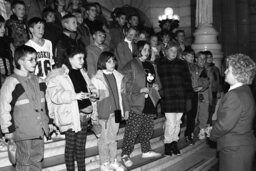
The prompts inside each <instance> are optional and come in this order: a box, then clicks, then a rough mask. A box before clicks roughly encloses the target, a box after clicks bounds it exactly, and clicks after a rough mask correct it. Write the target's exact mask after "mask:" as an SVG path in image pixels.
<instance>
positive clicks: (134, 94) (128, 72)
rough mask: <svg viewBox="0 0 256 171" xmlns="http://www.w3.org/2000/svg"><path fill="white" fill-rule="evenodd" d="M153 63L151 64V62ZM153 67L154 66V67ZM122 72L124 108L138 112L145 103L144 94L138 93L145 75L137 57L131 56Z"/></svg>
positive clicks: (157, 78)
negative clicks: (124, 94)
mask: <svg viewBox="0 0 256 171" xmlns="http://www.w3.org/2000/svg"><path fill="white" fill-rule="evenodd" d="M152 65H153V64H152ZM154 69H155V68H154ZM155 73H156V82H155V83H156V84H158V86H159V88H160V89H161V83H160V80H159V77H158V74H157V70H156V69H155ZM122 74H123V75H124V84H125V91H126V98H127V99H126V101H127V102H128V103H125V105H126V104H128V105H126V106H125V108H127V109H129V110H132V111H133V112H136V113H138V114H140V113H142V111H143V109H144V105H145V94H144V93H140V89H141V88H144V87H145V86H146V76H145V71H144V68H143V65H142V62H141V61H140V60H139V58H133V59H132V60H131V61H130V62H128V64H126V65H125V66H124V67H123V69H122Z"/></svg>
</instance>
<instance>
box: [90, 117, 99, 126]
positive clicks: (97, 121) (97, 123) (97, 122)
mask: <svg viewBox="0 0 256 171" xmlns="http://www.w3.org/2000/svg"><path fill="white" fill-rule="evenodd" d="M91 121H92V124H93V125H99V124H100V123H99V119H98V117H94V118H93V119H92V118H91Z"/></svg>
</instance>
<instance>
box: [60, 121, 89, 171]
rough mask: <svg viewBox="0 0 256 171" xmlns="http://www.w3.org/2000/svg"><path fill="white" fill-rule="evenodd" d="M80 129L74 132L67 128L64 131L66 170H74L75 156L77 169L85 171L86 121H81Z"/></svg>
mask: <svg viewBox="0 0 256 171" xmlns="http://www.w3.org/2000/svg"><path fill="white" fill-rule="evenodd" d="M81 127H82V130H81V131H79V132H77V133H75V132H74V131H72V130H71V129H70V130H67V131H66V132H65V138H66V144H65V163H66V167H67V171H75V158H76V161H77V166H78V171H85V143H86V135H87V122H81Z"/></svg>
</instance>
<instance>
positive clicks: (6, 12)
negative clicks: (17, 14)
mask: <svg viewBox="0 0 256 171" xmlns="http://www.w3.org/2000/svg"><path fill="white" fill-rule="evenodd" d="M1 3H3V4H2V5H3V6H2V8H4V9H1V10H0V13H1V15H2V16H3V17H4V19H5V20H9V19H10V17H11V15H12V0H2V2H1Z"/></svg>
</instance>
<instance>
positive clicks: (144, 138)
mask: <svg viewBox="0 0 256 171" xmlns="http://www.w3.org/2000/svg"><path fill="white" fill-rule="evenodd" d="M153 131H154V115H152V114H144V113H141V114H137V113H135V112H133V111H131V112H130V114H129V119H128V121H127V124H126V127H125V132H124V139H123V147H122V156H123V155H128V156H129V155H130V154H131V153H132V151H133V149H134V144H135V141H136V139H138V142H139V143H140V144H141V151H142V153H146V152H148V151H150V150H151V146H150V138H151V137H152V134H153Z"/></svg>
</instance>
